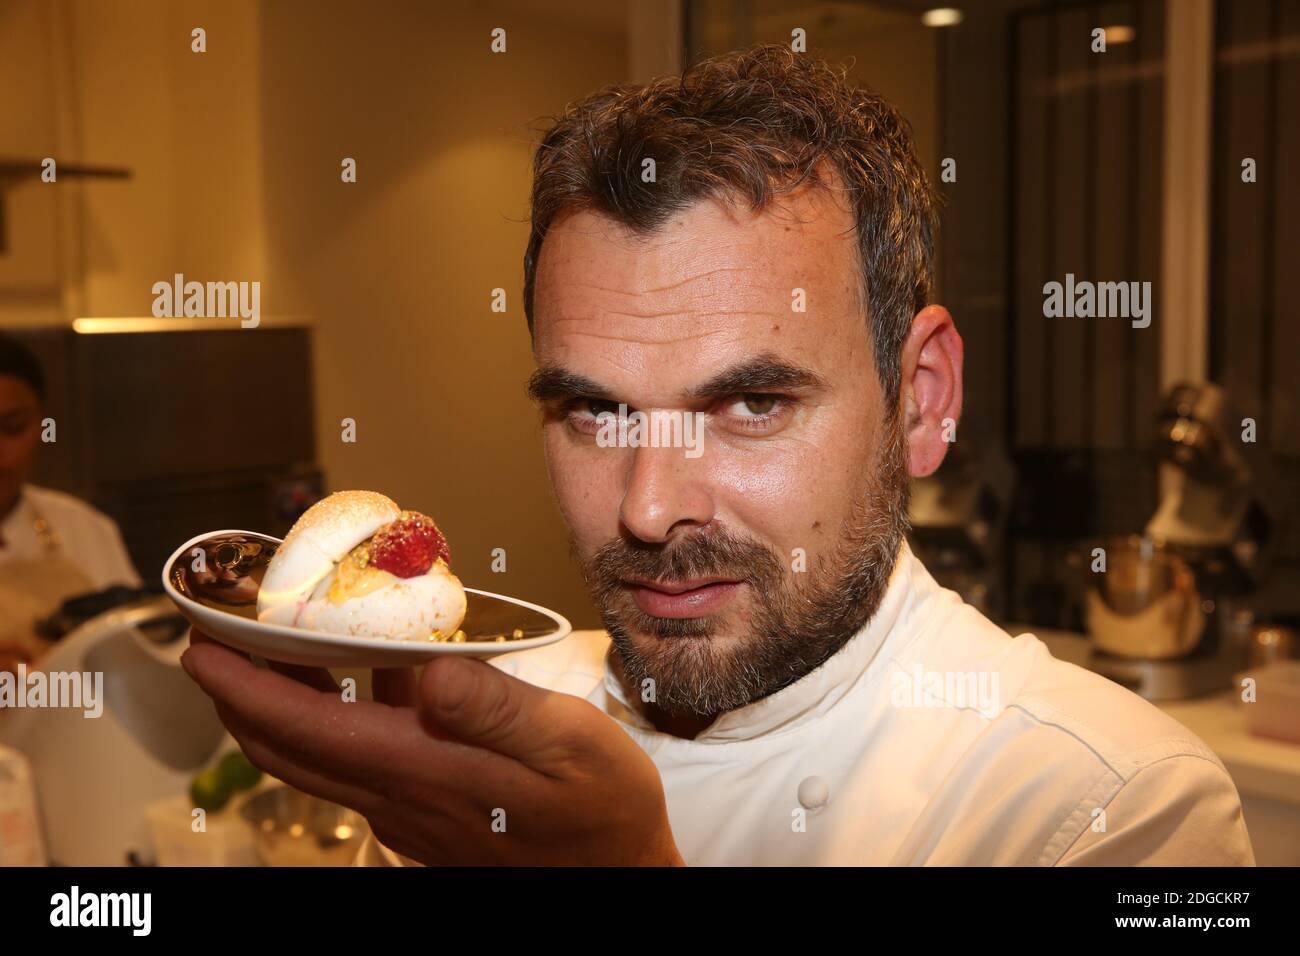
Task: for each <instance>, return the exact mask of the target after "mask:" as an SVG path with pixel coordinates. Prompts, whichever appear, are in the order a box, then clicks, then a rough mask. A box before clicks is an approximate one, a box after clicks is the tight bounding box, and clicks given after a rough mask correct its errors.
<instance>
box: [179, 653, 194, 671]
mask: <svg viewBox="0 0 1300 956" xmlns="http://www.w3.org/2000/svg"><path fill="white" fill-rule="evenodd" d="M189 656H190V651H189V648H186V650H185V653H184V654H182V655H181V667H183V668H185V673H187V674H189V675H190V677H193V676H194V662H193V661H190V660H189V659H188V658H189Z"/></svg>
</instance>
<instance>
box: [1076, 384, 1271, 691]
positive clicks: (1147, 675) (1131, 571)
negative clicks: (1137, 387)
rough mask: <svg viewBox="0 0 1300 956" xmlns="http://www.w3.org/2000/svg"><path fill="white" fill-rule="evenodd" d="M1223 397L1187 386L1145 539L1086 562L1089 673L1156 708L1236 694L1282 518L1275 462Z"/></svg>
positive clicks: (1175, 405)
mask: <svg viewBox="0 0 1300 956" xmlns="http://www.w3.org/2000/svg"><path fill="white" fill-rule="evenodd" d="M1243 430H1244V426H1243V421H1242V417H1241V416H1240V415H1238V414H1236V413H1235V412H1234V411H1233V410H1232V409H1231V408H1230V406H1229V404H1228V402H1227V398H1226V395H1225V394H1224V392H1223V390H1222V389H1221V388H1219V387H1218V386H1215V385H1210V384H1196V385H1190V384H1180V385H1176V386H1174V387H1173V388H1172V389H1171V390H1170V392H1169V394H1168V395H1167V396H1166V397H1165V399H1164V401H1163V403H1162V405H1161V408H1160V411H1159V414H1158V416H1157V429H1156V435H1155V452H1156V453H1157V454H1158V455H1159V457H1160V459H1161V461H1162V462H1164V463H1165V464H1167V465H1168V466H1171V467H1169V468H1167V469H1165V470H1166V472H1167V474H1166V475H1165V476H1164V477H1165V478H1166V479H1167V480H1166V481H1165V482H1164V483H1163V485H1162V487H1163V490H1162V494H1161V498H1160V502H1159V505H1158V506H1157V508H1156V512H1155V514H1154V515H1152V517H1151V519H1150V520H1149V521H1148V522H1147V525H1146V528H1145V529H1144V532H1143V534H1142V535H1131V536H1123V537H1117V538H1108V539H1106V540H1104V541H1102V542H1099V543H1098V544H1099V547H1100V549H1101V551H1103V552H1104V556H1103V560H1104V561H1105V566H1104V567H1105V569H1104V571H1102V570H1101V568H1100V567H1098V555H1099V552H1098V551H1097V550H1096V549H1094V550H1093V551H1092V554H1091V555H1090V556H1085V561H1086V562H1087V568H1086V569H1085V574H1086V576H1087V584H1086V587H1085V595H1084V607H1085V618H1086V620H1087V626H1088V633H1089V636H1090V637H1091V639H1092V642H1093V645H1094V651H1093V654H1092V657H1091V662H1090V666H1091V667H1092V669H1093V670H1095V671H1097V672H1098V673H1100V674H1103V675H1105V676H1106V677H1109V678H1110V679H1112V680H1114V681H1116V682H1117V683H1120V684H1123V685H1124V686H1126V687H1128V688H1130V689H1131V690H1133V691H1135V692H1136V693H1138V694H1141V695H1142V696H1143V697H1146V698H1148V699H1149V700H1169V699H1178V698H1185V697H1194V696H1197V695H1200V694H1204V693H1208V692H1210V691H1214V690H1219V689H1221V688H1224V687H1227V686H1228V685H1229V684H1230V683H1231V681H1232V678H1233V675H1234V674H1235V673H1236V672H1237V671H1238V670H1240V669H1241V668H1242V666H1243V665H1244V664H1245V660H1246V651H1247V644H1248V639H1249V630H1250V625H1251V623H1252V615H1251V612H1250V610H1249V607H1248V605H1249V598H1250V595H1251V593H1252V592H1253V591H1255V590H1256V589H1257V588H1258V587H1259V585H1260V583H1261V581H1262V580H1263V578H1264V575H1265V573H1266V570H1267V563H1268V562H1267V558H1268V545H1269V543H1270V540H1271V538H1272V537H1273V530H1274V527H1275V523H1276V515H1275V514H1274V512H1273V509H1272V507H1271V506H1270V501H1272V500H1274V499H1273V497H1272V495H1271V494H1270V491H1269V489H1270V488H1271V487H1272V486H1273V478H1272V475H1271V471H1270V468H1269V464H1268V461H1267V457H1266V455H1265V454H1263V453H1261V452H1260V451H1257V450H1256V449H1257V446H1256V445H1255V444H1254V443H1253V442H1249V441H1244V440H1243Z"/></svg>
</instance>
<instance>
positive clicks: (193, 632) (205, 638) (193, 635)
mask: <svg viewBox="0 0 1300 956" xmlns="http://www.w3.org/2000/svg"><path fill="white" fill-rule="evenodd" d="M199 644H210V645H212V646H214V647H224V648H225V649H226V650H228V651H230V652H231V653H232V654H239V655H240V656H242V657H243V658H244V659H245V660H247V659H248V655H247V654H245V653H244V652H243V651H241V650H239V649H237V648H234V647H231V646H230V645H229V644H222V643H221V642H220V641H219V640H217V639H216V638H215V637H213V636H212V635H211V634H206V633H204V632H203V631H200V630H199V629H198V628H197V627H191V628H190V647H196V646H198V645H199ZM182 656H183V655H182Z"/></svg>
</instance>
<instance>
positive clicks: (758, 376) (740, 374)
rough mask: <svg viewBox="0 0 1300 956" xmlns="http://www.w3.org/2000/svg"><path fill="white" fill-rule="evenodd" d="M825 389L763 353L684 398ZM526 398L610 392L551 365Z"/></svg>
mask: <svg viewBox="0 0 1300 956" xmlns="http://www.w3.org/2000/svg"><path fill="white" fill-rule="evenodd" d="M825 387H826V380H825V379H823V378H822V377H821V376H820V375H818V374H817V373H816V372H814V371H812V370H811V369H807V368H804V367H803V366H801V365H795V364H793V363H792V362H787V361H785V360H784V359H781V358H778V357H777V356H775V355H773V354H771V353H770V352H765V353H763V354H762V355H759V356H757V357H755V358H752V359H748V360H747V361H744V362H741V363H739V364H737V365H733V366H732V367H731V368H728V369H724V370H723V371H721V372H719V373H718V374H717V375H714V376H713V377H712V378H711V379H709V380H708V381H706V382H704V383H703V384H701V385H697V386H695V387H694V388H692V389H690V390H689V391H688V392H687V394H686V397H687V398H689V399H692V400H694V401H707V400H711V399H719V398H727V397H729V396H731V395H742V394H745V393H751V392H764V391H769V390H774V389H788V390H795V389H821V388H825ZM528 397H529V398H531V399H532V400H533V401H535V402H554V401H560V400H565V399H572V398H594V399H601V400H606V401H612V400H613V392H612V391H611V390H610V389H608V388H606V387H605V386H604V385H601V384H600V383H599V382H596V381H593V380H592V379H589V378H587V377H586V376H585V375H579V374H578V373H577V372H571V371H569V370H568V369H566V368H562V367H560V366H556V365H551V366H546V367H544V368H539V369H538V370H537V371H535V372H533V374H532V375H531V376H530V377H529V379H528Z"/></svg>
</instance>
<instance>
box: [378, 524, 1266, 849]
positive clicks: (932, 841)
mask: <svg viewBox="0 0 1300 956" xmlns="http://www.w3.org/2000/svg"><path fill="white" fill-rule="evenodd" d="M611 647H612V644H611V642H610V640H609V638H608V636H607V635H606V634H605V633H604V632H602V631H579V632H576V633H574V634H572V635H571V636H570V637H568V638H567V639H565V640H563V641H560V642H559V643H557V644H553V645H551V646H549V647H545V648H538V649H536V650H532V651H520V652H517V653H514V654H508V655H503V656H502V657H499V658H496V659H494V661H493V663H495V664H496V665H497V666H498V667H500V668H501V669H503V670H505V671H507V672H508V673H512V674H514V675H516V676H518V677H519V678H521V679H523V680H526V681H528V682H530V683H533V684H536V685H538V686H541V687H545V688H548V689H551V690H555V691H560V692H563V693H569V694H574V695H576V696H579V697H583V698H585V699H587V700H588V701H590V702H591V703H592V704H594V705H596V706H597V707H599V708H600V709H601V710H602V711H604V712H605V713H607V714H608V715H609V716H610V717H611V718H612V719H613V720H615V721H617V722H618V723H619V725H620V726H621V727H622V728H623V729H624V730H625V731H626V732H627V733H628V735H629V736H630V737H631V738H632V739H633V740H635V741H636V742H637V744H639V745H640V746H641V747H642V749H644V750H645V751H646V753H647V754H649V755H650V757H651V759H653V761H654V762H655V764H656V765H657V766H658V768H659V772H660V775H661V777H662V779H663V785H664V791H665V794H666V797H667V804H668V816H669V819H670V821H671V824H672V830H673V836H674V838H675V839H676V843H677V848H678V850H679V851H680V852H681V854H682V857H683V858H684V859H685V861H686V862H687V864H690V865H796V866H801V865H1042V866H1052V865H1069V864H1091V865H1116V866H1127V865H1134V864H1157V865H1206V866H1237V865H1253V864H1254V854H1253V851H1252V850H1251V845H1250V838H1249V836H1248V835H1247V832H1246V826H1245V823H1244V821H1243V819H1242V814H1241V803H1240V800H1239V798H1238V795H1237V791H1236V788H1235V787H1234V786H1233V783H1232V780H1231V778H1230V777H1229V776H1228V773H1227V771H1226V770H1225V769H1224V767H1223V764H1222V763H1221V762H1220V761H1219V760H1218V758H1217V757H1216V756H1215V755H1214V754H1213V753H1212V752H1211V751H1210V750H1209V748H1207V747H1206V746H1205V744H1204V743H1202V742H1201V741H1200V740H1199V739H1198V738H1197V737H1196V736H1195V735H1194V734H1192V733H1191V731H1189V730H1187V729H1186V728H1185V727H1183V726H1182V725H1181V724H1179V723H1178V722H1177V721H1175V720H1173V719H1172V718H1170V717H1168V716H1166V715H1165V714H1164V713H1162V712H1161V711H1160V710H1158V709H1157V708H1156V707H1154V706H1152V705H1151V704H1149V703H1147V702H1146V701H1145V700H1143V699H1142V698H1140V697H1138V696H1137V695H1136V694H1133V693H1132V692H1130V691H1128V690H1126V689H1124V688H1122V687H1120V686H1119V685H1118V684H1115V683H1113V682H1111V681H1109V680H1107V679H1105V678H1103V677H1101V676H1098V675H1096V674H1093V673H1091V672H1090V671H1087V670H1085V669H1083V668H1080V667H1077V666H1075V665H1073V664H1068V663H1065V662H1063V661H1060V660H1057V659H1056V658H1054V657H1052V656H1051V654H1050V653H1048V650H1047V648H1046V646H1045V645H1044V644H1043V643H1042V642H1041V641H1039V640H1038V639H1037V638H1036V637H1034V636H1033V635H1031V634H1021V635H1020V636H1018V637H1014V638H1013V637H1011V636H1010V635H1008V634H1007V633H1006V632H1004V631H1003V630H1001V629H1000V628H999V627H997V626H996V625H995V624H993V623H992V622H991V621H990V620H988V619H987V618H986V617H984V616H983V615H982V614H980V613H979V612H978V611H977V610H975V609H974V608H973V607H971V606H970V605H968V604H965V603H964V602H963V601H962V599H961V597H960V596H959V595H957V594H956V593H955V592H953V591H951V590H948V589H946V588H943V587H940V586H939V584H938V583H937V582H935V580H934V579H933V578H932V577H931V576H930V574H929V572H928V571H926V569H925V568H924V566H923V565H922V564H921V562H920V561H919V560H918V559H917V558H916V557H915V556H914V554H913V553H912V551H911V549H910V548H909V547H908V546H907V544H906V543H904V544H903V546H902V548H901V552H900V556H899V560H898V562H897V564H896V566H895V569H894V572H893V576H892V578H891V580H890V584H889V587H888V589H887V591H886V594H885V596H884V598H883V600H882V603H881V606H880V608H879V610H878V611H877V613H876V614H875V616H874V617H873V618H872V619H871V620H870V621H869V622H868V623H867V624H866V625H865V626H864V627H863V628H862V630H861V631H859V632H858V633H857V634H856V635H855V636H854V637H853V638H852V639H851V640H850V641H849V642H848V643H847V644H846V645H845V646H844V647H843V648H841V649H840V651H839V652H838V653H836V654H835V655H834V656H832V657H831V658H830V659H829V660H828V661H826V662H825V663H824V664H822V665H821V666H820V667H818V668H817V669H816V670H814V671H813V672H812V673H810V674H808V675H806V676H805V677H803V678H802V679H801V680H799V681H797V682H795V683H794V684H791V685H790V686H788V687H785V688H784V689H782V690H780V691H778V692H776V693H775V694H772V695H771V696H769V697H766V698H764V699H762V700H759V701H757V702H755V703H753V704H749V705H747V706H745V707H742V708H740V709H738V710H733V711H730V712H728V713H725V714H723V715H722V716H721V717H719V718H718V719H717V720H716V721H715V722H714V723H713V724H712V725H710V726H709V727H708V728H707V729H706V730H705V731H704V732H703V733H701V734H700V735H699V736H697V737H696V738H695V739H693V740H685V739H681V738H678V737H674V736H672V735H670V734H664V733H660V732H658V731H656V730H655V729H654V727H653V726H652V725H651V724H650V723H649V722H648V721H647V720H646V719H645V718H644V717H642V716H641V713H640V711H639V710H638V709H637V706H636V703H637V702H638V701H637V700H636V698H634V697H633V696H631V695H629V693H628V692H627V690H626V689H625V688H624V687H623V686H622V684H621V683H620V681H619V680H618V679H617V678H616V677H615V675H614V673H613V671H612V670H611V669H610V667H609V653H610V649H611ZM970 675H974V678H972V677H971V676H970ZM981 682H982V683H981ZM976 687H982V688H983V689H984V690H985V691H986V693H984V694H980V693H977V692H974V691H973V689H974V688H976ZM963 688H966V690H963ZM993 688H996V693H991V694H990V693H987V691H989V690H991V689H993ZM385 862H396V858H395V856H394V855H390V854H387V853H386V852H385V851H383V850H381V849H380V848H378V847H376V846H375V845H374V844H373V841H372V842H371V843H368V844H367V845H366V846H365V847H363V849H362V852H361V854H360V856H359V858H358V863H359V864H382V863H385Z"/></svg>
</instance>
